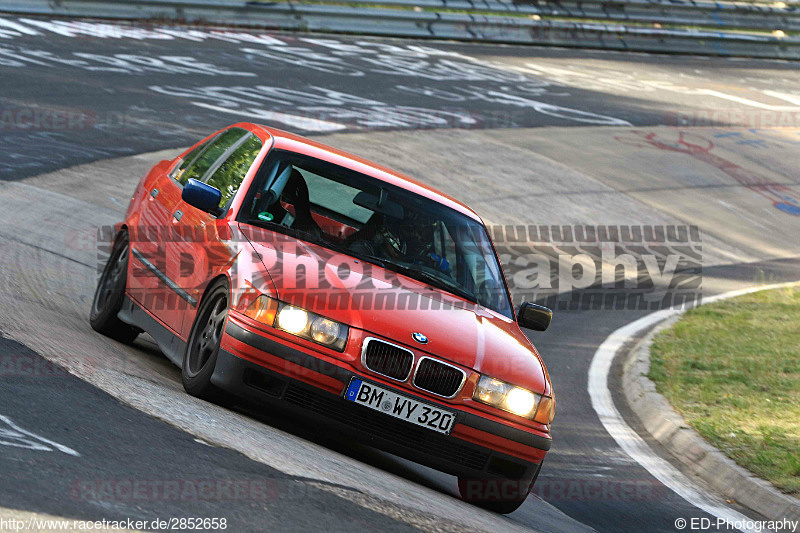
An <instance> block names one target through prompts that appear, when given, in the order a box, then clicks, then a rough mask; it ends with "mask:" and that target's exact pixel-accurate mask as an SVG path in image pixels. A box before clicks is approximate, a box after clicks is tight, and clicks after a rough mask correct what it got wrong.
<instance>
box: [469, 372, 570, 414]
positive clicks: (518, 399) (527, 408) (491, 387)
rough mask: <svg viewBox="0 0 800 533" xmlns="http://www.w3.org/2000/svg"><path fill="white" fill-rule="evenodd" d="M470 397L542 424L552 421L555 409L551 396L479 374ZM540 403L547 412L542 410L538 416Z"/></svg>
mask: <svg viewBox="0 0 800 533" xmlns="http://www.w3.org/2000/svg"><path fill="white" fill-rule="evenodd" d="M472 398H473V399H474V400H477V401H479V402H481V403H485V404H487V405H491V406H493V407H497V408H498V409H502V410H504V411H508V412H509V413H514V414H515V415H519V416H522V417H525V418H530V419H534V420H536V421H537V422H541V423H543V424H549V423H550V422H552V420H553V419H552V416H551V415H552V414H554V411H555V402H554V401H553V400H552V399H551V398H548V397H546V396H544V397H543V396H541V395H539V394H536V393H534V392H531V391H529V390H527V389H523V388H522V387H516V386H514V385H511V384H510V383H506V382H504V381H500V380H499V379H495V378H491V377H489V376H481V378H480V379H479V380H478V385H477V386H476V387H475V393H474V394H473V395H472ZM542 400H545V401H542ZM542 404H544V405H545V406H546V407H547V409H546V411H547V413H544V412H543V413H542V415H543V416H542V417H539V416H538V414H539V413H538V412H537V408H538V407H539V406H540V405H542ZM540 418H541V419H540Z"/></svg>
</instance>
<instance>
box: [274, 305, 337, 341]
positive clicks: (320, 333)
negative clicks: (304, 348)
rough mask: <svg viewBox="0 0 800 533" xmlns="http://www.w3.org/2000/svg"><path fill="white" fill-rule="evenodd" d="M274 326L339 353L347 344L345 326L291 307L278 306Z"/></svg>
mask: <svg viewBox="0 0 800 533" xmlns="http://www.w3.org/2000/svg"><path fill="white" fill-rule="evenodd" d="M275 325H276V326H277V327H278V329H282V330H283V331H286V332H287V333H291V334H292V335H297V336H298V337H303V338H304V339H308V340H312V341H314V342H316V343H318V344H322V345H323V346H327V347H328V348H333V349H334V350H337V351H339V352H343V351H344V346H345V344H347V334H348V330H349V328H348V327H347V326H345V325H344V324H341V323H339V322H336V321H335V320H331V319H330V318H325V317H324V316H320V315H318V314H316V313H312V312H310V311H306V310H305V309H301V308H299V307H295V306H293V305H289V304H284V303H281V304H280V306H279V307H278V315H277V316H276V317H275Z"/></svg>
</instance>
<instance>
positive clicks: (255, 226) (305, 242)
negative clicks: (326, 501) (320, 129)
mask: <svg viewBox="0 0 800 533" xmlns="http://www.w3.org/2000/svg"><path fill="white" fill-rule="evenodd" d="M112 242H113V244H112V247H111V254H110V257H109V260H108V262H107V264H106V266H105V268H104V270H103V272H102V275H101V276H100V279H99V282H98V286H97V291H96V293H95V297H94V300H93V303H92V309H91V318H90V320H91V325H92V327H93V328H94V329H95V330H97V331H98V332H100V333H103V334H105V335H108V336H110V337H113V338H115V339H117V340H120V341H122V342H130V341H132V340H133V339H134V338H135V337H136V336H137V335H138V334H139V333H141V332H142V331H146V332H147V333H149V334H150V335H151V336H152V337H153V338H154V339H155V340H156V341H157V342H158V344H159V346H160V348H161V349H162V350H163V352H164V353H165V354H166V355H167V357H168V358H169V359H170V360H172V361H173V362H174V363H175V364H177V365H179V366H180V367H181V370H182V380H183V385H184V387H185V389H186V391H187V392H189V393H190V394H192V395H195V396H199V397H203V398H207V399H212V398H214V397H215V393H218V392H219V391H220V390H224V391H227V392H229V393H233V394H236V395H240V396H242V397H246V398H249V399H251V400H254V401H256V402H259V403H261V404H264V405H271V406H275V407H276V408H277V409H280V410H282V411H285V412H289V413H296V414H297V415H299V416H302V417H304V418H305V419H307V420H314V421H317V422H319V423H321V424H324V425H325V426H326V427H333V428H336V429H337V430H338V431H339V433H340V434H341V435H346V436H347V437H348V438H351V439H358V440H361V441H363V442H365V443H367V444H370V445H373V446H376V447H379V448H381V449H384V450H387V451H389V452H391V453H394V454H397V455H400V456H403V457H406V458H409V459H411V460H413V461H416V462H418V463H421V464H424V465H428V466H431V467H433V468H436V469H438V470H441V471H444V472H447V473H450V474H453V475H455V476H458V479H459V489H460V491H461V495H462V497H463V498H464V499H465V500H468V501H472V502H475V503H476V504H478V505H480V506H482V507H485V508H488V509H491V510H495V511H498V512H502V513H509V512H512V511H514V510H515V509H516V508H518V507H519V506H520V505H521V504H522V502H523V501H524V500H525V498H526V496H527V495H528V493H529V492H530V489H531V488H532V486H533V484H534V482H535V480H536V477H537V476H538V474H539V470H540V469H541V466H542V461H543V459H544V456H545V454H546V452H547V450H549V448H550V443H551V437H550V425H551V423H552V421H553V416H554V413H555V397H554V395H553V389H552V386H551V384H550V378H549V376H548V373H547V370H546V368H545V365H544V363H543V361H542V359H541V357H540V356H539V354H538V352H537V351H536V349H535V348H534V346H533V345H532V344H531V342H530V341H529V340H528V339H527V337H526V336H525V335H524V334H523V332H522V330H521V329H520V326H523V327H527V328H530V329H535V330H540V331H541V330H544V329H546V328H547V326H548V325H549V323H550V319H551V316H552V315H551V312H550V311H549V310H548V309H546V308H544V307H540V306H537V305H534V304H530V303H523V304H522V305H521V306H520V308H519V309H518V310H516V311H515V309H514V308H513V305H512V301H511V297H510V295H509V291H508V287H507V284H506V281H505V278H504V276H503V272H502V268H501V266H500V263H499V261H498V258H497V254H496V252H495V250H494V246H493V244H492V242H491V240H490V237H489V234H488V232H487V230H486V227H485V226H484V224H483V222H482V221H481V219H480V217H478V215H477V214H475V212H473V211H472V210H471V209H469V208H468V207H466V206H465V205H463V204H461V203H459V202H458V201H456V200H454V199H452V198H450V197H448V196H446V195H444V194H442V193H440V192H437V191H435V190H433V189H431V188H429V187H427V186H425V185H424V184H422V183H420V182H418V181H414V180H412V179H410V178H407V177H405V176H403V175H401V174H399V173H397V172H394V171H392V170H390V169H387V168H384V167H381V166H379V165H376V164H374V163H371V162H369V161H366V160H364V159H361V158H359V157H356V156H353V155H350V154H347V153H344V152H341V151H339V150H336V149H334V148H331V147H328V146H325V145H323V144H320V143H317V142H314V141H311V140H309V139H305V138H303V137H299V136H296V135H292V134H289V133H286V132H283V131H280V130H275V129H272V128H268V127H264V126H259V125H255V124H249V123H240V124H235V125H233V126H231V127H228V128H226V129H224V130H222V131H219V132H217V133H214V134H213V135H211V136H209V137H207V138H206V139H204V140H202V141H201V142H199V143H198V144H196V145H195V146H193V147H192V148H190V149H189V150H187V151H186V152H185V153H184V154H182V155H181V156H180V157H178V158H176V159H174V160H172V161H161V162H160V163H158V164H157V165H155V167H153V169H152V170H151V171H150V173H149V174H148V175H147V176H145V177H144V178H143V179H142V180H141V182H140V183H139V185H138V187H137V188H136V191H135V193H134V195H133V198H132V199H131V203H130V206H129V207H128V210H127V213H126V215H125V219H124V220H123V221H122V222H120V223H118V224H117V225H116V226H115V235H114V238H113V241H112Z"/></svg>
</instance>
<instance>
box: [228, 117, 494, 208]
mask: <svg viewBox="0 0 800 533" xmlns="http://www.w3.org/2000/svg"><path fill="white" fill-rule="evenodd" d="M235 126H237V127H246V128H247V129H249V130H251V131H253V130H254V129H255V128H259V129H261V130H263V132H264V133H266V134H267V135H269V136H270V137H272V138H273V142H274V144H273V147H274V148H277V149H279V150H288V151H290V152H295V153H300V154H303V155H307V156H310V157H314V158H317V159H321V160H323V161H327V162H329V163H333V164H334V165H338V166H340V167H344V168H347V169H350V170H353V171H355V172H359V173H361V174H365V175H367V176H370V177H372V178H375V179H378V180H381V181H383V182H385V183H388V184H390V185H394V186H396V187H400V188H402V189H405V190H407V191H410V192H413V193H416V194H419V195H420V196H423V197H425V198H428V199H430V200H433V201H435V202H438V203H440V204H443V205H445V206H447V207H450V208H452V209H455V210H456V211H458V212H459V213H462V214H464V215H466V216H468V217H470V218H472V219H473V220H477V221H479V222H481V223H483V221H482V220H481V218H480V216H478V214H477V213H476V212H475V211H473V210H472V209H470V208H469V207H467V206H466V205H465V204H463V203H461V202H459V201H458V200H456V199H455V198H453V197H451V196H448V195H446V194H445V193H443V192H441V191H438V190H436V189H434V188H433V187H430V186H428V185H426V184H424V183H422V182H420V181H418V180H415V179H413V178H410V177H408V176H406V175H404V174H401V173H400V172H397V171H396V170H392V169H390V168H388V167H385V166H383V165H379V164H377V163H374V162H372V161H369V160H367V159H364V158H363V157H359V156H357V155H354V154H351V153H348V152H345V151H343V150H339V149H337V148H334V147H332V146H328V145H326V144H322V143H320V142H317V141H313V140H311V139H308V138H306V137H303V136H301V135H296V134H294V133H290V132H288V131H283V130H280V129H277V128H271V127H269V126H264V125H261V124H252V123H240V124H236V125H235ZM254 127H255V128H254Z"/></svg>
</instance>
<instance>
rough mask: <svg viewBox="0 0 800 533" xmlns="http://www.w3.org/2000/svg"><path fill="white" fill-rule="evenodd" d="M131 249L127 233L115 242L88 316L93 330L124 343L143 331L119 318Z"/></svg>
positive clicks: (121, 234)
mask: <svg viewBox="0 0 800 533" xmlns="http://www.w3.org/2000/svg"><path fill="white" fill-rule="evenodd" d="M129 250H130V239H129V237H128V232H127V231H123V232H121V233H120V234H119V236H118V237H117V239H116V241H115V242H114V247H113V248H112V249H111V256H110V257H109V258H108V262H107V263H106V266H105V268H103V273H102V274H101V275H100V280H99V281H98V282H97V289H96V290H95V292H94V298H93V299H92V309H91V312H90V313H89V324H91V326H92V329H94V330H95V331H97V332H98V333H102V334H103V335H105V336H107V337H111V338H112V339H116V340H118V341H120V342H124V343H130V342H133V339H135V338H136V336H137V335H139V332H140V330H139V329H137V328H135V327H133V326H130V325H128V324H126V323H124V322H123V321H122V320H120V319H119V318H117V313H119V310H120V309H121V308H122V301H123V298H124V297H125V284H126V283H127V281H128V256H129V254H128V252H129Z"/></svg>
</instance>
